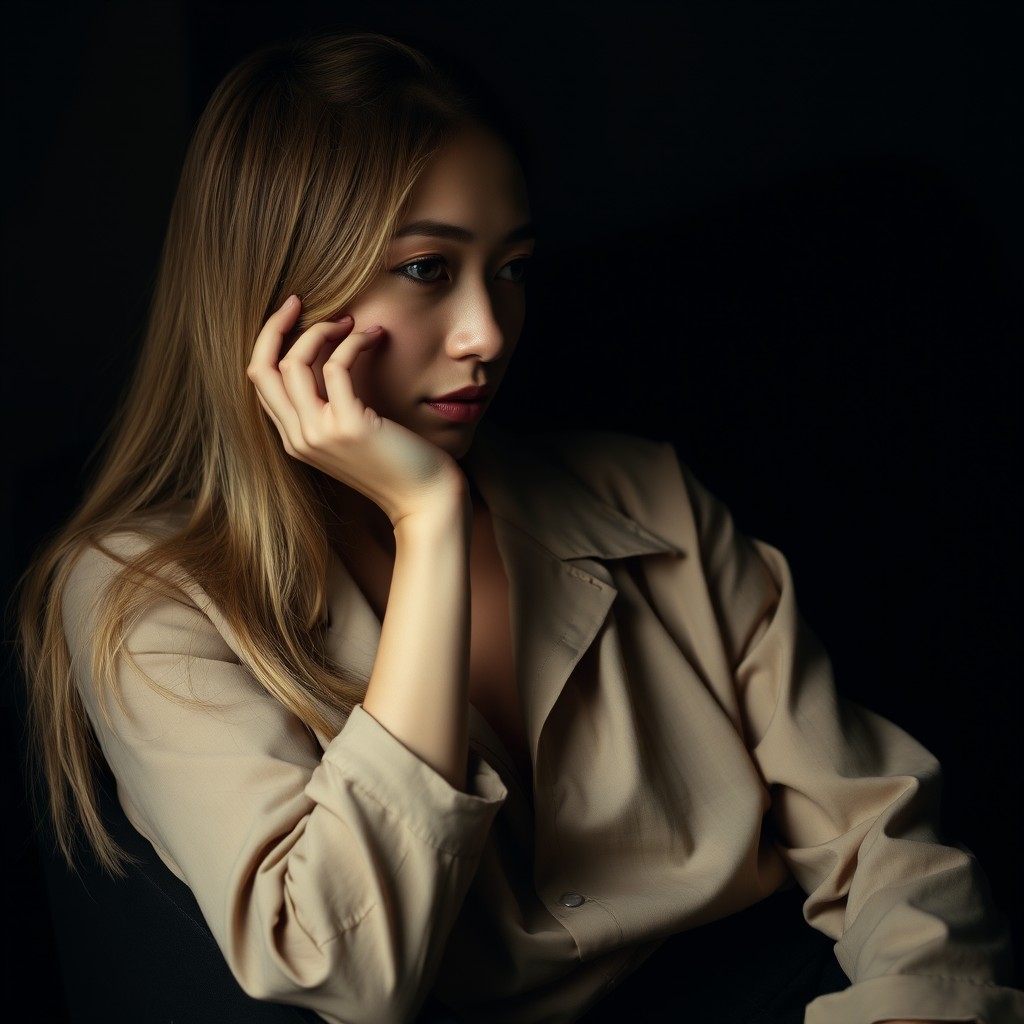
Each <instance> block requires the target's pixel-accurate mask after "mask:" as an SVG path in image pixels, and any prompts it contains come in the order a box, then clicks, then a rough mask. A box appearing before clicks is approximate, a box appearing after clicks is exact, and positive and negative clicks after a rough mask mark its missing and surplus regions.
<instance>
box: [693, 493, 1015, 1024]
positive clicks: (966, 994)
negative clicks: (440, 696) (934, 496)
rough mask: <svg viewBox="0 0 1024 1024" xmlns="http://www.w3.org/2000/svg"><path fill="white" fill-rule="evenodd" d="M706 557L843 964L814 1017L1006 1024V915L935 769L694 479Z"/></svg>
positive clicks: (774, 785)
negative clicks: (952, 842)
mask: <svg viewBox="0 0 1024 1024" xmlns="http://www.w3.org/2000/svg"><path fill="white" fill-rule="evenodd" d="M691 487H692V489H693V492H694V494H695V495H696V501H695V505H696V506H697V508H698V518H699V522H700V525H701V528H702V531H703V535H702V538H701V545H702V554H703V558H704V564H705V572H706V575H707V579H708V585H709V589H710V591H711V595H712V601H713V603H714V604H715V608H716V616H717V617H718V619H719V621H720V623H721V629H722V635H723V637H724V638H725V641H726V643H727V645H729V646H730V648H731V658H732V662H733V665H734V680H735V687H736V692H737V695H738V700H739V713H740V717H741V727H742V729H743V731H744V734H745V740H746V743H747V746H748V749H749V750H750V752H751V756H752V757H753V759H754V762H755V763H756V765H757V767H758V769H759V771H760V773H761V775H762V778H763V780H764V782H765V785H766V786H767V787H768V789H769V792H770V794H771V805H772V817H773V819H774V822H775V826H776V829H777V848H778V850H779V852H780V854H781V856H782V857H783V859H784V860H785V862H786V863H787V865H788V866H789V868H790V870H791V872H792V874H793V875H794V877H795V878H796V880H797V881H798V883H799V884H800V886H801V887H802V888H803V889H804V891H805V892H806V893H807V900H806V902H805V905H804V913H805V916H806V918H807V920H808V921H809V922H810V923H811V924H812V925H814V926H815V927H816V928H818V929H819V930H820V931H822V932H824V933H825V934H827V935H829V936H830V937H832V938H834V939H836V940H837V943H836V955H837V957H838V959H839V962H840V964H841V966H842V967H843V969H844V971H845V972H846V973H847V975H848V976H849V977H850V978H851V980H852V982H853V984H852V986H851V987H850V988H849V989H847V990H844V991H843V992H841V993H836V994H833V995H829V996H824V997H821V998H820V999H818V1000H816V1001H815V1002H814V1003H813V1004H812V1005H811V1007H809V1009H808V1012H807V1021H808V1024H826V1022H827V1024H870V1022H875V1021H884V1020H890V1019H898V1018H903V1017H909V1018H911V1019H915V1018H917V1019H921V1018H924V1019H932V1018H934V1019H936V1020H951V1021H971V1020H974V1021H979V1022H986V1024H1013V1022H1020V1021H1022V1020H1024V994H1022V993H1021V992H1019V991H1017V990H1016V989H1012V988H1009V987H1006V986H1007V985H1008V984H1009V983H1010V977H1011V974H1012V968H1011V962H1010V956H1009V938H1008V934H1009V933H1008V929H1007V927H1006V922H1005V919H1004V918H1003V916H1002V915H1001V914H1000V913H999V912H998V911H997V910H996V909H995V907H994V906H993V904H992V901H991V895H990V892H989V888H988V884H987V880H986V879H985V877H984V875H983V874H982V872H981V871H980V869H979V867H978V865H977V863H976V861H975V858H974V857H973V856H972V855H971V854H970V852H969V851H967V850H965V849H962V848H959V847H956V846H949V845H944V844H943V843H942V842H941V841H940V838H939V833H938V825H937V823H938V811H939V797H940V780H941V776H940V770H939V765H938V763H937V761H936V760H935V758H934V757H933V756H932V755H931V754H930V753H929V752H928V751H927V750H926V749H925V748H924V747H922V746H921V745H920V744H919V743H917V742H916V741H915V740H914V739H913V738H911V737H910V736H908V735H907V734H906V733H905V732H904V731H903V730H901V729H899V728H898V727H897V726H895V725H894V724H893V723H891V722H889V721H887V720H886V719H884V718H881V717H879V716H878V715H875V714H873V713H871V712H869V711H866V710H865V709H863V708H860V707H859V706H857V705H855V704H853V703H851V702H848V701H845V700H843V699H841V698H840V697H839V696H838V695H837V693H836V690H835V687H834V684H833V678H832V669H831V666H830V663H829V660H828V658H827V656H826V655H825V652H824V650H823V649H822V647H821V645H820V644H819V643H818V641H817V640H816V638H815V637H814V636H813V634H812V633H811V631H810V630H809V629H808V628H807V626H806V624H805V623H804V622H803V621H802V619H801V617H800V615H799V612H798V610H797V607H796V603H795V599H794V593H793V585H792V581H791V579H790V574H789V569H788V566H787V564H786V562H785V560H784V558H783V557H782V556H781V555H780V554H779V552H777V551H776V550H774V549H773V548H771V547H770V546H768V545H766V544H762V543H760V542H757V541H751V540H749V539H747V538H744V537H742V536H741V535H739V534H738V533H736V532H735V531H734V530H733V526H732V522H731V519H730V517H729V516H728V513H727V512H726V511H725V510H724V508H723V507H722V506H721V505H720V504H719V503H717V502H715V501H714V499H712V498H711V497H710V496H708V495H707V494H706V492H704V491H702V489H700V488H699V485H696V484H693V483H692V482H691Z"/></svg>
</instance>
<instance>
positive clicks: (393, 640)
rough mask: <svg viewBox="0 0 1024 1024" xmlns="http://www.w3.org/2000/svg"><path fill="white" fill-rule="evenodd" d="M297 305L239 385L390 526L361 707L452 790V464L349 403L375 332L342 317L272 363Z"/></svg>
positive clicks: (279, 316)
mask: <svg viewBox="0 0 1024 1024" xmlns="http://www.w3.org/2000/svg"><path fill="white" fill-rule="evenodd" d="M300 309H301V303H300V301H299V299H298V298H297V297H296V296H291V297H290V298H289V299H288V300H287V301H286V302H285V303H284V304H283V305H282V307H281V308H280V309H279V310H278V311H277V312H276V313H274V314H273V315H272V316H271V317H270V319H269V320H268V322H267V324H266V326H265V327H264V329H263V331H262V332H261V334H260V336H259V338H258V339H257V341H256V345H255V348H254V349H253V355H252V360H251V362H250V365H249V371H248V373H249V378H250V380H251V381H252V382H253V384H254V385H255V387H256V390H257V394H258V396H259V398H260V401H261V402H262V404H263V407H264V409H265V410H266V411H267V413H268V415H269V416H270V417H271V419H272V420H273V421H274V423H275V425H276V426H277V429H278V431H279V433H280V434H281V439H282V442H283V444H284V446H285V449H286V450H287V451H288V453H289V454H290V455H292V456H293V457H295V458H297V459H300V460H301V461H303V462H306V463H308V464H309V465H312V466H314V467H316V468H317V469H319V470H320V471H321V472H323V473H325V474H327V475H328V476H330V477H331V478H332V479H334V480H337V481H339V482H340V483H342V484H345V485H346V486H348V487H351V488H353V489H354V490H356V491H358V492H359V493H361V494H364V495H366V497H368V498H370V499H371V500H372V501H373V502H374V503H375V504H376V505H377V506H378V507H379V508H380V509H381V511H382V512H383V513H384V514H385V515H386V516H387V517H388V519H389V520H390V521H391V524H392V526H393V527H394V531H395V565H394V572H393V575H392V580H391V589H390V593H389V595H388V605H387V612H386V614H385V617H384V624H383V629H382V632H381V639H380V646H379V648H378V651H377V658H376V661H375V663H374V668H373V674H372V675H371V677H370V683H369V686H368V687H367V691H366V697H365V700H364V702H363V707H364V708H365V710H366V711H367V712H369V713H370V714H371V715H373V716H374V718H376V719H377V720H378V721H379V722H380V723H381V725H383V726H384V727H385V728H386V729H387V730H388V731H389V732H390V733H391V734H392V735H393V736H395V737H396V738H397V739H399V740H400V741H401V742H402V743H404V744H405V745H406V746H407V747H408V748H409V749H410V750H412V751H413V752H414V753H415V754H417V756H419V757H421V758H422V759H423V760H424V761H426V762H427V763H428V764H430V765H431V766H432V767H433V768H434V769H435V770H436V771H438V772H439V773H440V774H441V775H443V776H444V777H445V778H446V779H448V780H449V782H451V783H452V785H454V786H457V787H461V786H462V785H463V784H464V781H465V773H466V756H467V716H468V689H467V685H468V684H467V672H468V663H469V536H470V523H471V514H472V508H471V505H470V501H469V487H468V483H467V481H466V478H465V476H464V474H463V473H462V471H461V470H460V469H459V467H458V465H457V464H456V463H455V461H454V460H453V459H452V458H451V457H450V456H448V455H447V454H445V453H444V452H442V451H441V450H440V449H439V448H437V447H436V446H435V445H431V444H430V443H429V442H427V441H425V440H423V439H422V438H420V437H417V436H416V435H415V434H413V433H412V431H410V430H407V429H405V428H404V427H401V426H399V425H398V424H396V423H393V422H391V421H389V420H386V419H383V418H382V417H380V416H378V415H377V414H376V413H375V412H374V411H373V410H372V409H369V408H367V407H366V406H365V405H364V404H363V403H362V402H361V401H360V400H359V398H357V397H356V395H355V393H354V391H353V388H352V380H351V376H350V371H351V369H352V366H353V365H354V363H355V361H356V360H357V359H358V358H359V356H360V354H361V353H363V352H365V351H366V350H367V349H369V348H372V347H373V346H374V345H375V344H377V343H378V342H379V341H380V340H381V338H382V336H383V332H382V331H381V329H380V328H376V329H371V330H369V331H364V332H362V333H351V332H352V329H353V322H352V318H351V317H343V318H342V319H341V320H339V321H337V322H333V323H320V324H316V325H314V326H313V327H311V328H310V329H309V330H307V331H305V332H304V333H303V334H302V335H300V336H299V337H298V338H297V339H296V340H295V342H294V344H292V345H291V347H290V348H289V349H288V351H287V354H286V355H284V356H283V357H282V356H281V353H282V350H283V349H284V348H285V346H286V344H287V339H288V337H289V335H290V333H291V331H292V329H293V328H294V326H295V323H296V321H297V319H298V315H299V311H300ZM325 356H326V358H325ZM318 368H319V376H318Z"/></svg>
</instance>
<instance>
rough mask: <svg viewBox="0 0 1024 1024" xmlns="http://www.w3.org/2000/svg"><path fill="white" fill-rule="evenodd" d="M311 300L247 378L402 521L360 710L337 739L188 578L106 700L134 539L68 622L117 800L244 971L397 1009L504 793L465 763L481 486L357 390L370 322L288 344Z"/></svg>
mask: <svg viewBox="0 0 1024 1024" xmlns="http://www.w3.org/2000/svg"><path fill="white" fill-rule="evenodd" d="M298 308H299V306H298V303H297V301H293V302H291V303H287V304H286V305H285V307H284V308H283V309H282V310H281V311H279V312H278V313H277V314H275V315H274V317H272V318H271V320H270V322H269V323H268V325H267V327H266V329H265V330H264V331H263V332H262V333H261V335H260V339H259V340H258V342H257V345H256V348H255V350H254V353H253V361H252V365H251V366H250V370H249V373H250V377H251V378H252V379H253V381H254V383H255V384H256V386H257V388H258V393H259V395H260V398H261V401H262V402H263V405H264V408H265V409H266V410H267V411H268V413H269V414H270V415H271V417H272V418H273V420H274V422H275V423H276V425H277V427H278V430H279V431H280V432H281V436H282V440H283V443H284V445H285V447H286V448H287V449H288V450H289V451H290V452H291V453H292V454H293V455H294V456H295V457H297V458H301V459H302V460H303V461H305V462H308V463H310V464H312V465H314V466H316V467H317V468H318V469H320V470H321V471H322V472H326V473H329V475H331V476H332V477H334V478H335V479H337V480H340V481H342V482H343V483H345V484H346V485H347V486H350V487H355V488H357V489H358V490H360V491H361V492H362V493H364V494H366V495H367V496H368V497H370V498H371V499H372V500H373V501H375V502H376V503H377V504H378V505H379V507H380V508H381V509H382V510H383V511H384V512H385V514H387V515H388V517H389V518H390V520H391V522H392V524H393V525H394V530H395V543H396V556H395V565H394V572H393V577H392V585H391V595H390V598H389V601H388V607H387V612H386V614H385V617H384V623H383V628H382V630H381V634H380V638H379V643H377V646H376V657H375V660H374V664H373V669H372V672H371V675H370V679H369V680H368V684H367V691H366V698H365V701H366V704H365V709H364V708H356V709H355V711H354V712H353V713H352V715H351V716H350V717H349V718H348V720H347V721H346V722H344V724H343V725H342V726H341V728H340V731H339V732H338V734H337V736H335V737H334V738H333V739H330V738H329V737H327V738H325V739H324V742H326V743H327V746H326V749H323V750H322V749H321V748H320V745H319V744H318V743H317V741H316V739H315V738H314V737H313V735H312V733H311V732H310V730H308V729H307V728H306V727H305V726H304V725H303V724H302V723H301V722H300V721H299V720H298V719H297V718H296V717H295V716H294V715H292V714H291V713H290V712H289V711H288V710H287V709H286V708H285V707H284V706H283V705H281V703H280V702H279V701H277V700H276V699H275V698H273V697H272V696H270V695H269V694H268V693H267V692H266V691H265V690H264V689H263V688H262V687H261V686H260V685H259V684H257V683H256V681H255V679H254V678H253V676H252V675H251V674H250V673H249V672H248V671H247V669H246V657H247V655H246V651H245V649H244V648H242V647H241V645H240V644H239V643H238V642H237V640H236V639H235V638H234V635H233V633H232V630H231V628H230V625H229V624H228V623H227V622H226V621H225V620H224V617H223V616H222V615H221V614H220V611H219V609H218V608H217V607H216V606H215V605H214V604H213V603H212V602H211V601H210V600H209V598H208V597H207V596H206V595H205V594H204V593H203V592H202V591H201V590H200V589H199V588H198V587H194V586H193V587H188V585H187V584H186V591H185V592H181V593H180V594H178V595H176V596H164V597H159V596H157V595H156V594H154V601H153V604H152V605H151V606H150V607H149V608H148V609H147V610H146V611H145V613H144V614H143V615H142V616H141V617H140V618H139V619H138V620H136V621H134V622H133V624H132V628H131V631H130V634H129V636H128V637H127V644H126V657H124V658H122V659H121V660H120V662H119V664H118V684H119V690H120V694H121V699H120V700H118V701H115V700H114V699H112V695H111V694H110V693H109V691H102V690H101V689H100V688H99V687H98V684H97V681H96V680H95V679H94V678H93V676H92V658H91V652H92V639H93V637H94V636H95V631H96V609H97V607H98V606H99V605H100V604H101V603H102V594H103V593H104V591H105V590H106V589H107V587H108V586H109V585H110V582H111V580H112V578H113V576H114V574H116V573H117V572H118V571H119V570H120V568H121V565H122V564H123V561H124V560H130V559H131V558H132V557H133V555H134V554H137V553H139V551H140V550H141V545H142V544H143V542H142V541H140V539H139V538H137V537H132V536H122V537H119V538H112V539H108V543H109V545H110V547H111V549H112V551H111V553H110V554H105V553H103V552H100V551H97V550H91V551H88V552H86V553H85V554H84V555H83V556H82V557H81V559H80V560H79V562H78V563H77V565H76V567H75V569H74V572H73V573H72V577H71V580H70V583H69V587H68V590H67V592H66V597H65V607H64V611H65V625H66V632H67V635H68V639H69V643H70V646H71V649H72V652H73V658H74V662H75V670H76V677H77V682H78V685H79V689H80V692H81V694H82V696H83V699H84V701H85V704H86V707H87V710H88V713H89V717H90V720H91V722H92V724H93V727H94V730H95V732H96V734H97V736H98V738H99V741H100V744H101V747H102V749H103V753H104V756H105V757H106V759H107V761H108V763H109V764H110V767H111V769H112V770H113V773H114V775H115V777H116V779H117V782H118V795H119V798H120V800H121V803H122V805H123V806H124V808H125V811H126V813H127V814H128V816H129V818H130V820H131V821H132V822H133V824H134V825H135V826H136V828H138V829H139V831H140V832H141V833H142V834H143V835H145V836H146V837H147V838H148V839H149V840H150V841H151V842H152V843H153V845H154V847H155V848H156V850H157V852H158V853H159V854H160V856H161V858H162V859H163V860H164V861H165V863H167V864H168V866H169V867H170V868H171V870H172V871H174V872H175V873H176V874H177V875H178V876H179V877H180V878H182V879H183V880H184V881H185V882H186V883H187V884H188V885H189V886H190V888H191V889H192V891H193V892H194V893H195V896H196V899H197V901H198V903H199V905H200V907H201V909H202V911H203V914H204V917H205V918H206V920H207V922H208V924H209V925H210V928H211V930H212V931H213V934H214V936H215V938H216V939H217V941H218V943H219V945H220V947H221V949H222V950H223V952H224V954H225V957H226V958H227V961H228V963H229V965H230V967H231V969H232V971H233V973H234V974H235V976H236V978H237V979H238V981H239V982H240V984H241V985H242V987H243V988H244V989H245V990H246V991H247V992H249V993H250V994H251V995H254V996H256V997H258V998H267V999H275V1000H279V1001H282V1002H290V1003H295V1004H298V1005H303V1006H308V1007H311V1008H313V1009H315V1010H317V1011H318V1012H319V1013H320V1014H321V1015H323V1016H324V1017H326V1018H327V1019H328V1020H338V1021H346V1022H349V1024H353V1022H360V1021H367V1022H370V1021H387V1022H397V1021H402V1020H406V1019H410V1018H411V1016H412V1015H413V1014H414V1013H415V1012H416V1009H417V1007H418V1006H419V1005H420V1003H421V1002H422V1000H423V998H424V996H425V993H426V992H427V991H428V990H429V987H430V985H431V983H432V980H433V977H434V974H435V973H436V969H437V964H438V962H439V958H440V956H441V953H442V951H443V949H444V946H445V943H446V941H447V937H448V934H449V931H450V929H451V926H452V924H453V922H454V919H455V917H456V915H457V914H458V912H459V909H460V907H461V904H462V900H463V898H464V895H465V892H466V889H467V888H468V886H469V883H470V881H471V880H472V878H473V875H474V873H475V870H476V865H477V862H478V858H479V855H480V852H481V849H482V847H483V844H484V842H485V840H486V836H487V833H488V830H489V827H490V823H491V821H492V820H493V816H494V814H495V813H496V811H497V808H498V806H499V805H500V803H501V801H502V800H503V798H504V790H503V788H502V787H501V784H500V782H499V780H498V778H497V776H496V774H495V773H494V772H493V771H491V770H490V769H489V768H487V767H486V766H485V765H483V764H474V765H473V766H472V767H471V770H470V772H469V773H468V774H469V778H468V779H467V756H468V755H467V738H466V731H467V730H466V716H467V694H466V689H467V683H466V662H467V658H468V638H469V632H468V630H469V624H468V604H469V581H468V569H467V560H468V553H467V552H468V540H469V537H468V534H469V522H470V517H469V511H470V508H469V501H468V488H467V485H466V481H465V477H464V476H463V474H462V473H461V470H459V468H458V466H457V465H456V464H455V463H454V461H453V460H452V459H450V458H449V457H448V456H447V455H445V453H443V452H441V451H440V450H439V449H437V448H436V447H435V446H433V445H429V444H427V443H426V442H424V441H423V440H422V439H420V438H418V437H416V435H414V434H412V433H411V432H409V431H406V430H404V429H403V428H401V427H399V426H397V425H396V424H393V423H390V422H389V421H386V420H382V419H381V418H380V417H378V416H376V414H374V413H373V412H372V410H368V409H366V408H365V407H363V406H362V405H361V403H359V402H358V400H357V399H356V398H355V396H354V395H353V394H352V392H351V383H350V380H349V378H348V370H349V369H350V367H351V365H352V362H354V360H355V359H356V358H357V357H358V355H359V353H360V352H361V351H363V350H365V349H366V348H368V347H370V346H371V345H372V344H373V343H374V338H373V336H372V334H362V335H351V334H350V331H351V323H350V322H349V323H347V324H345V323H339V324H319V325H316V326H315V327H314V328H311V329H310V330H309V331H307V332H305V334H303V335H301V336H300V337H299V339H298V340H297V341H296V342H295V344H294V345H293V346H292V348H291V349H290V351H289V353H288V355H287V356H286V357H285V358H284V359H281V360H280V361H279V358H278V357H279V354H280V352H281V348H282V346H283V344H284V339H285V337H286V336H287V335H288V333H289V332H290V330H291V327H292V325H293V324H294V321H295V318H296V316H297V314H298ZM325 353H327V357H326V359H325V358H324V354H325ZM318 360H319V361H320V362H322V371H321V372H322V374H323V379H324V381H325V383H326V397H325V396H324V395H321V394H320V393H319V391H318V388H317V382H316V379H315V376H314V372H315V371H314V366H315V364H316V365H319V363H318ZM374 640H375V638H374V637H368V636H358V637H357V636H353V637H346V638H343V639H342V642H350V643H354V644H356V643H360V644H363V645H365V644H367V643H370V642H373V641H374ZM328 741H329V742H328Z"/></svg>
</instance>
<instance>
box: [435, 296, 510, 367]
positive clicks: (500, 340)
mask: <svg viewBox="0 0 1024 1024" xmlns="http://www.w3.org/2000/svg"><path fill="white" fill-rule="evenodd" d="M505 343H506V338H505V331H504V330H503V328H502V325H501V322H500V320H499V318H498V315H497V311H496V309H495V305H494V301H493V299H492V297H491V295H490V293H489V291H488V289H487V288H486V287H483V286H480V287H477V288H474V289H472V290H471V291H467V292H464V293H463V294H462V295H459V296H457V297H456V299H455V303H454V307H453V310H452V319H451V324H450V327H449V330H448V336H447V339H446V346H445V347H446V348H447V351H448V355H449V356H450V357H451V358H453V359H465V358H468V357H475V358H477V359H479V360H480V361H481V362H484V363H489V362H492V361H493V360H495V359H497V358H498V357H499V356H500V355H501V354H502V352H503V351H504V350H505Z"/></svg>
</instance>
